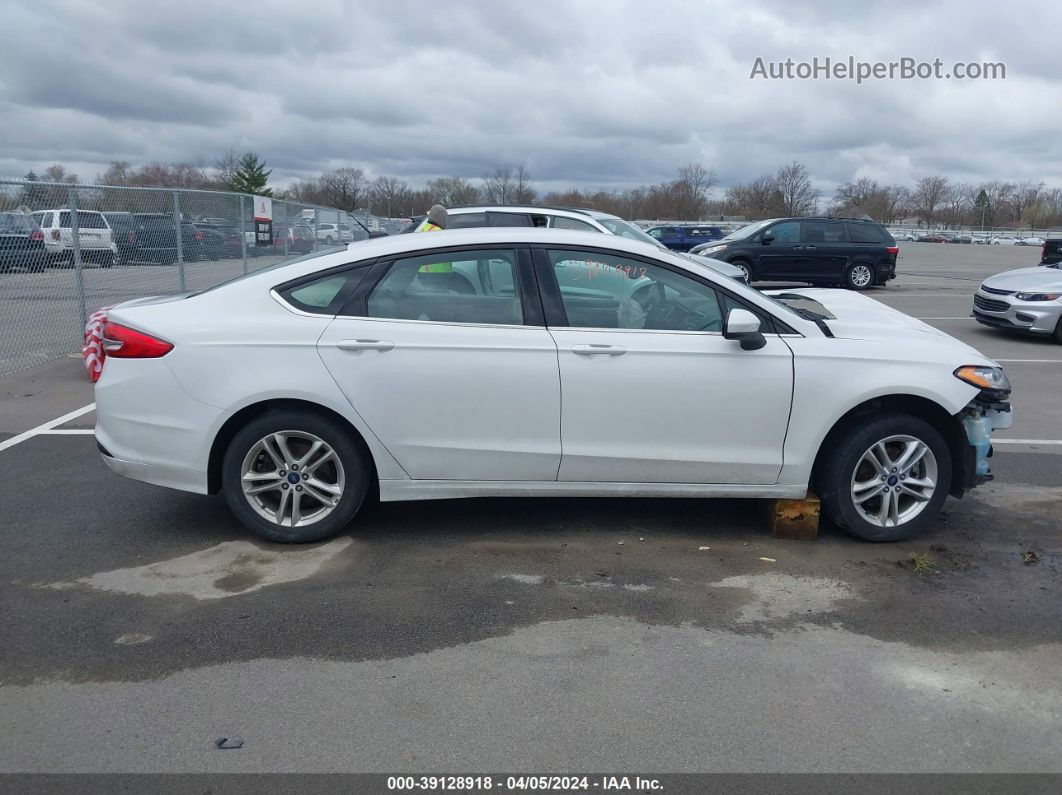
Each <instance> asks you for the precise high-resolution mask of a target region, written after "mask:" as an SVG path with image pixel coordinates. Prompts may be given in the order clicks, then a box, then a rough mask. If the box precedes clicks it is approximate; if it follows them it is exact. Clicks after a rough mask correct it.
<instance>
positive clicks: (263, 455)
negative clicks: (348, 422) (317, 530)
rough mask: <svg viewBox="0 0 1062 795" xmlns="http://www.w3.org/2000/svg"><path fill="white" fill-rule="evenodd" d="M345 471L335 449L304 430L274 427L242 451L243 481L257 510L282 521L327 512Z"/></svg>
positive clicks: (314, 518) (312, 519)
mask: <svg viewBox="0 0 1062 795" xmlns="http://www.w3.org/2000/svg"><path fill="white" fill-rule="evenodd" d="M345 484H346V476H345V473H344V471H343V464H342V462H341V461H340V460H339V456H338V455H336V452H335V450H333V449H332V447H331V446H330V445H329V444H328V443H327V442H325V441H324V440H323V439H321V438H320V437H318V436H315V435H314V434H312V433H307V432H306V431H295V430H289V431H276V432H275V433H271V434H269V435H268V436H264V437H263V438H261V439H259V440H258V441H257V442H256V443H255V444H254V445H252V446H251V449H250V450H248V451H247V455H246V456H244V459H243V464H242V466H241V467H240V486H241V488H242V490H243V496H244V498H245V499H246V500H247V503H248V504H249V505H250V506H251V508H252V509H253V510H254V511H255V513H257V514H258V515H259V516H261V517H263V518H264V519H266V520H267V521H270V522H272V523H273V524H276V525H279V526H281V527H306V526H307V525H311V524H315V523H316V522H319V521H321V520H322V519H324V518H325V517H327V516H329V515H330V514H331V513H332V512H333V511H334V510H335V509H336V506H337V505H339V502H340V500H341V499H342V498H343V489H344V486H345Z"/></svg>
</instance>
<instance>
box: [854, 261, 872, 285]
mask: <svg viewBox="0 0 1062 795" xmlns="http://www.w3.org/2000/svg"><path fill="white" fill-rule="evenodd" d="M852 284H854V285H855V286H856V287H866V286H867V285H868V284H870V268H868V267H867V266H866V265H856V266H855V267H854V268H852Z"/></svg>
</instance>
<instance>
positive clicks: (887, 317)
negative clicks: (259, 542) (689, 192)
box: [96, 228, 1011, 541]
mask: <svg viewBox="0 0 1062 795" xmlns="http://www.w3.org/2000/svg"><path fill="white" fill-rule="evenodd" d="M104 347H105V349H106V351H107V359H106V363H105V365H104V368H103V373H102V376H101V378H100V380H99V382H98V383H97V384H96V407H97V425H96V440H97V442H98V446H99V449H100V452H101V454H102V455H103V458H104V460H105V461H106V462H107V464H108V465H109V466H110V467H111V469H113V470H114V471H116V472H119V473H121V474H123V475H127V476H129V477H132V478H136V479H138V480H143V481H146V482H148V483H154V484H158V485H162V486H169V487H171V488H177V489H183V490H185V491H191V492H195V493H199V494H213V493H216V492H219V491H220V492H223V493H224V495H225V498H226V500H227V501H228V503H229V505H230V506H231V508H232V511H233V512H234V513H235V514H236V516H237V517H238V518H239V519H240V520H242V521H243V522H244V523H245V524H246V525H247V526H248V527H250V528H251V529H252V530H253V531H254V532H256V533H257V534H259V535H260V536H263V537H265V538H267V539H270V540H274V541H314V540H319V539H322V538H326V537H328V536H330V535H332V534H334V533H337V532H339V531H341V530H342V529H343V528H345V527H346V526H347V525H348V524H349V523H350V522H351V520H352V519H353V518H354V516H355V514H356V513H357V512H358V509H359V508H360V507H361V505H362V503H363V501H364V500H365V498H366V495H367V494H369V493H370V492H372V491H373V490H374V488H378V491H379V496H380V499H381V500H385V501H386V500H427V499H441V498H452V497H482V496H501V495H509V496H511V495H516V496H551V495H553V496H572V495H577V496H661V497H768V498H776V497H784V498H803V497H804V496H805V494H806V493H807V491H808V489H809V487H810V488H812V489H814V491H815V492H816V493H817V494H818V495H819V496H820V498H821V499H822V502H823V504H824V506H825V507H826V509H827V511H828V512H829V515H830V516H831V517H832V518H833V520H834V521H835V522H836V523H837V524H838V525H840V526H841V527H843V528H845V529H847V530H848V531H849V532H851V533H853V534H855V535H857V536H860V537H862V538H866V539H871V540H875V541H885V540H894V539H899V538H905V537H908V536H910V535H911V534H913V533H915V532H917V531H919V530H921V529H923V528H925V527H926V526H927V525H929V524H930V523H931V522H932V521H933V520H934V518H935V517H936V515H937V514H938V512H939V508H940V506H941V504H942V503H943V501H944V500H945V499H946V498H947V496H948V494H952V495H955V496H961V495H962V493H963V492H964V491H965V490H967V489H969V488H972V487H973V486H975V485H977V484H978V483H981V482H983V481H984V480H985V479H986V478H988V477H989V474H988V460H987V459H988V456H989V454H990V451H991V443H990V434H991V431H992V429H993V428H1002V427H1008V426H1009V424H1010V416H1011V414H1010V405H1009V402H1008V398H1009V392H1010V386H1009V384H1008V382H1007V379H1006V376H1005V375H1004V374H1003V371H1002V370H1001V368H1000V367H999V366H998V365H996V364H995V363H994V362H992V361H990V360H989V359H986V358H985V357H984V356H982V355H981V354H979V353H978V352H977V351H975V350H973V349H972V348H970V347H968V346H966V345H964V344H963V343H961V342H959V341H958V340H955V339H953V338H952V337H949V336H948V335H946V334H943V333H941V332H940V331H938V330H936V329H934V328H932V327H930V326H927V325H926V324H924V323H921V322H919V321H917V320H915V319H913V318H910V317H907V316H906V315H903V314H901V313H899V312H896V311H894V310H892V309H889V308H887V307H885V306H883V305H882V304H880V303H878V302H876V301H874V300H872V299H869V298H866V297H865V296H862V295H859V294H855V293H849V292H841V291H830V290H816V289H808V290H796V291H792V292H783V293H778V294H776V295H773V296H772V295H765V294H762V293H760V292H757V291H756V290H753V289H751V288H749V287H747V286H745V285H744V284H740V283H738V282H735V281H734V280H732V279H728V278H726V277H725V276H722V275H720V274H719V273H717V272H715V271H713V270H711V269H709V268H707V267H704V266H702V265H699V264H698V263H695V262H693V261H691V260H690V259H688V258H685V257H681V256H679V255H675V254H671V253H669V252H667V251H664V250H661V249H659V248H656V247H654V246H650V245H648V244H646V243H641V242H639V241H634V240H626V239H623V238H620V237H605V236H603V235H600V234H594V233H586V232H572V231H565V230H557V229H534V228H500V229H463V230H451V231H446V232H433V233H429V234H415V235H402V236H399V237H389V238H381V239H376V240H369V241H366V242H361V243H356V244H352V245H351V246H350V247H349V248H347V249H343V250H338V251H332V252H326V253H321V254H317V255H311V256H308V257H304V258H302V259H301V260H296V261H293V262H289V263H287V264H283V265H281V266H275V267H273V268H270V269H265V270H260V271H257V272H254V273H252V274H250V275H247V276H244V277H241V278H239V279H236V280H234V281H231V282H229V283H227V284H224V285H221V286H220V287H216V288H214V289H211V290H206V291H204V292H201V293H196V294H190V295H180V296H171V297H165V298H148V299H141V300H136V301H130V302H128V303H125V304H121V305H119V306H116V307H114V308H113V309H111V310H110V311H109V313H108V320H107V324H106V327H105V329H104Z"/></svg>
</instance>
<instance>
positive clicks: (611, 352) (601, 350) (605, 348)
mask: <svg viewBox="0 0 1062 795" xmlns="http://www.w3.org/2000/svg"><path fill="white" fill-rule="evenodd" d="M626 352H627V349H626V348H622V347H620V346H619V345H573V346H572V353H574V354H576V355H578V356H622V355H623V354H625V353H626Z"/></svg>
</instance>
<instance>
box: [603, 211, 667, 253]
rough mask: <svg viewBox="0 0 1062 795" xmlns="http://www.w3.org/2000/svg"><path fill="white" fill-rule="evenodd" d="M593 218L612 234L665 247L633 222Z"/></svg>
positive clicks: (620, 219) (619, 219)
mask: <svg viewBox="0 0 1062 795" xmlns="http://www.w3.org/2000/svg"><path fill="white" fill-rule="evenodd" d="M594 220H595V221H597V222H598V223H599V224H601V225H602V226H603V227H605V229H607V230H608V231H609V232H611V233H612V234H614V235H619V236H620V237H627V238H630V239H631V240H641V241H642V242H643V243H652V244H653V245H654V246H656V247H657V248H667V246H665V245H664V244H663V243H661V242H660V241H659V240H657V239H656V238H655V237H651V236H650V235H647V234H646V233H645V232H643V231H642V230H641V229H639V228H638V227H636V226H635V225H634V224H632V223H628V222H627V221H624V220H623V219H622V218H595V219H594Z"/></svg>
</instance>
